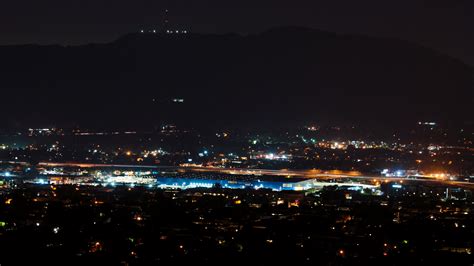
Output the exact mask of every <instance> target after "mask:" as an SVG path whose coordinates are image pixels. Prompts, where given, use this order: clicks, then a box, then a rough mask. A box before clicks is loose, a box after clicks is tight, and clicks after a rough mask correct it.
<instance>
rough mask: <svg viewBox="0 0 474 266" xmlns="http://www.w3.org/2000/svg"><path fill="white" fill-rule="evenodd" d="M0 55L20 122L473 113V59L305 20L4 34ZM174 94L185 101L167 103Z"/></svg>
mask: <svg viewBox="0 0 474 266" xmlns="http://www.w3.org/2000/svg"><path fill="white" fill-rule="evenodd" d="M0 58H1V61H0V75H1V78H0V88H1V91H2V96H3V97H2V99H3V106H2V107H1V111H2V112H3V113H5V114H7V115H8V117H9V118H10V122H13V123H17V122H21V121H23V122H28V121H30V120H32V121H41V120H42V119H45V117H48V119H50V120H53V121H57V122H59V121H61V122H65V121H66V122H71V121H76V122H79V123H81V122H85V121H87V122H96V123H99V124H103V123H107V122H108V123H112V124H113V123H115V124H117V123H123V124H130V123H131V124H134V123H143V122H144V121H147V122H150V123H155V122H159V121H162V120H167V121H172V120H179V121H187V122H195V123H196V124H200V123H204V124H206V123H224V124H225V123H238V124H242V125H245V124H255V123H256V124H260V123H261V122H266V123H268V124H274V123H277V124H281V123H287V122H298V121H306V120H316V121H318V120H323V121H324V120H332V119H336V120H338V121H345V120H347V121H354V122H360V121H365V122H378V123H381V122H383V121H387V120H388V121H390V120H393V121H397V122H400V121H404V120H413V121H415V120H417V119H421V118H427V119H428V118H429V119H438V120H449V119H454V120H466V119H470V116H472V110H471V108H472V106H473V103H474V102H473V101H474V100H473V99H474V97H473V96H474V93H473V91H474V89H473V88H474V78H473V77H474V75H473V73H474V71H473V69H472V68H471V67H470V66H467V65H465V64H463V63H462V62H460V61H458V60H455V59H453V58H450V57H448V56H445V55H442V54H439V53H437V52H435V51H433V50H430V49H427V48H424V47H421V46H418V45H414V44H411V43H407V42H404V41H399V40H393V39H380V38H371V37H365V36H355V35H339V34H334V33H329V32H323V31H318V30H313V29H307V28H297V27H286V28H276V29H272V30H269V31H266V32H263V33H261V34H257V35H248V36H241V35H235V34H228V35H207V34H183V35H176V34H175V35H173V34H141V33H137V34H128V35H125V36H123V37H121V38H119V39H118V40H116V41H115V42H112V43H107V44H90V45H83V46H71V47H63V46H37V45H21V46H3V47H0ZM175 97H179V98H183V99H184V100H185V102H184V104H181V105H179V104H171V99H172V98H175ZM153 99H155V100H153ZM32 113H34V115H33V118H32ZM46 121H47V119H46Z"/></svg>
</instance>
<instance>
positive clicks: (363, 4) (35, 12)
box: [0, 0, 474, 65]
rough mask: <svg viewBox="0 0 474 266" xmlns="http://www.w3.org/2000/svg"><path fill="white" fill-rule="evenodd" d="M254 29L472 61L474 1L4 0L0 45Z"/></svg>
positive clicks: (1, 13)
mask: <svg viewBox="0 0 474 266" xmlns="http://www.w3.org/2000/svg"><path fill="white" fill-rule="evenodd" d="M165 8H168V9H169V10H170V24H171V25H179V27H181V28H187V29H190V30H192V31H193V32H205V33H227V32H238V33H253V32H259V31H263V30H266V29H268V28H271V27H274V26H286V25H296V26H308V27H312V28H317V29H322V30H328V31H333V32H340V33H357V34H365V35H370V36H378V37H395V38H399V39H404V40H409V41H412V42H417V43H420V44H423V45H425V46H428V47H431V48H434V49H436V50H439V51H441V52H443V53H446V54H449V55H451V56H454V57H457V58H459V59H462V60H463V61H465V62H467V63H469V64H471V65H474V31H473V30H472V26H473V25H474V1H472V0H396V1H392V0H387V1H380V0H357V1H355V0H325V1H322V0H312V1H305V0H301V1H290V0H285V1H284V0H257V1H256V0H239V1H222V0H200V1H184V0H174V1H162V0H154V1H152V0H68V1H64V0H43V1H38V0H3V1H1V4H0V44H18V43H41V44H49V43H59V44H80V43H88V42H107V41H111V40H113V39H115V38H117V37H118V36H120V35H122V34H125V33H128V32H134V31H138V30H139V29H140V28H142V27H144V26H145V27H150V28H152V27H156V28H159V27H160V26H161V25H162V21H163V10H164V9H165Z"/></svg>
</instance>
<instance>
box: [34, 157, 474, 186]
mask: <svg viewBox="0 0 474 266" xmlns="http://www.w3.org/2000/svg"><path fill="white" fill-rule="evenodd" d="M38 166H42V167H80V168H140V169H160V170H167V171H177V172H199V173H221V174H230V175H255V176H262V175H272V176H285V177H288V178H292V177H298V178H307V179H319V180H331V179H345V178H347V179H356V180H361V181H362V180H365V181H370V182H372V183H374V184H375V183H382V182H402V183H403V182H428V183H442V184H446V185H453V186H464V187H471V188H472V187H474V183H469V182H466V181H455V180H447V179H436V178H429V177H418V178H411V177H410V178H407V177H385V176H380V175H365V174H362V173H360V172H357V171H339V170H331V171H323V170H318V169H309V170H289V169H281V170H271V169H245V168H217V167H180V166H156V165H154V166H151V165H150V166H146V165H117V164H89V163H52V162H41V163H39V164H38Z"/></svg>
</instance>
